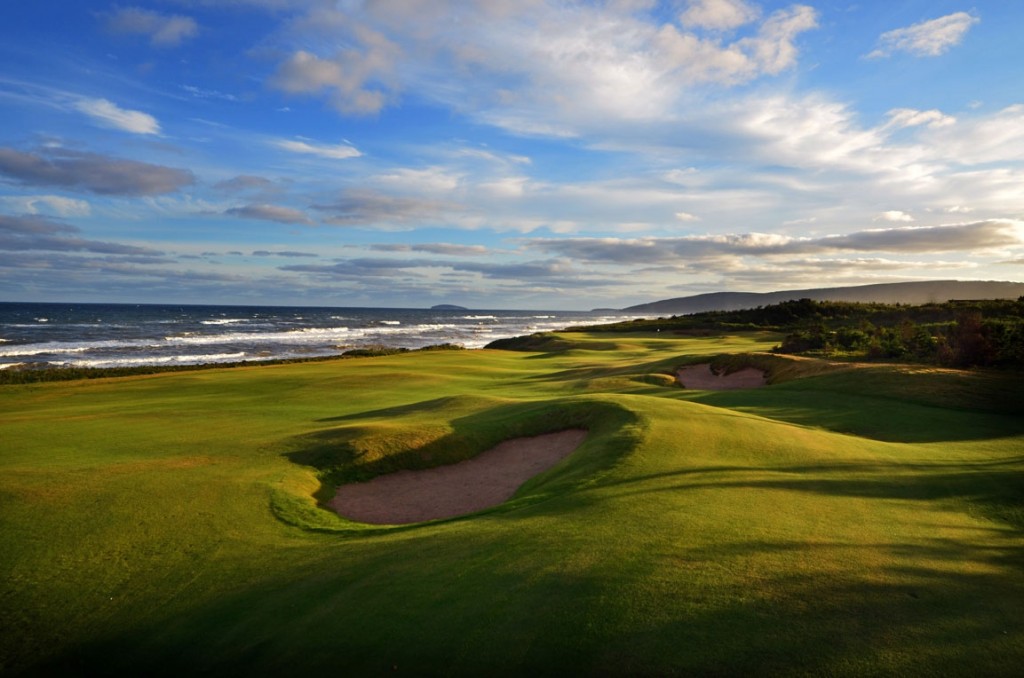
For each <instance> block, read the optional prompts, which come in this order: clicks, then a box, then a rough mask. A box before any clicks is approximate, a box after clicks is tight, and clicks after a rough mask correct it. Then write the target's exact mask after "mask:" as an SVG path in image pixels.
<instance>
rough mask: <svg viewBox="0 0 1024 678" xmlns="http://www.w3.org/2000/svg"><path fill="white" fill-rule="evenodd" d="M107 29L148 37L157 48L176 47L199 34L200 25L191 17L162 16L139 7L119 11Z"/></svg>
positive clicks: (109, 21)
mask: <svg viewBox="0 0 1024 678" xmlns="http://www.w3.org/2000/svg"><path fill="white" fill-rule="evenodd" d="M107 27H108V28H109V29H110V30H111V31H113V32H115V33H127V34H134V35H148V36H149V41H150V43H151V44H152V45H153V46H155V47H174V46H176V45H179V44H181V42H182V41H183V40H185V39H186V38H192V37H195V36H196V35H197V34H198V33H199V25H198V24H196V22H195V19H193V18H191V17H187V16H181V15H178V14H171V15H167V14H160V13H159V12H153V11H150V10H148V9H141V8H139V7H124V8H122V9H119V10H117V12H115V13H114V14H113V15H111V16H110V17H109V18H108V20H107Z"/></svg>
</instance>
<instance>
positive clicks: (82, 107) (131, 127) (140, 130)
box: [73, 99, 160, 134]
mask: <svg viewBox="0 0 1024 678" xmlns="http://www.w3.org/2000/svg"><path fill="white" fill-rule="evenodd" d="M73 106H74V107H75V110H77V111H79V112H81V113H85V114H86V115H88V116H89V117H90V118H92V119H93V121H95V122H97V123H98V124H100V125H102V126H104V127H111V128H113V129H119V130H122V131H124V132H131V133H132V134H160V123H158V122H157V120H156V118H154V117H153V116H152V115H150V114H148V113H143V112H142V111H132V110H128V109H125V108H120V107H119V106H118V105H117V104H114V103H113V102H110V101H107V100H106V99H79V100H78V101H76V102H75V103H74V104H73Z"/></svg>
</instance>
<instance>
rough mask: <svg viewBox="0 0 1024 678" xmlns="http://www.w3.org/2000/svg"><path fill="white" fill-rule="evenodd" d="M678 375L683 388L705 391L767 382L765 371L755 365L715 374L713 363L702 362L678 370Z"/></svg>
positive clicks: (750, 386) (759, 384)
mask: <svg viewBox="0 0 1024 678" xmlns="http://www.w3.org/2000/svg"><path fill="white" fill-rule="evenodd" d="M676 377H677V378H678V379H679V383H680V384H682V386H683V388H694V389H701V390H705V391H722V390H727V389H733V388H758V387H761V386H764V385H765V384H767V383H768V382H767V380H766V379H765V376H764V372H762V371H761V370H758V369H754V368H753V367H745V368H743V369H742V370H740V371H738V372H733V373H731V374H715V373H714V372H713V371H712V370H711V365H710V364H708V363H702V364H700V365H690V366H689V367H683V368H681V369H679V370H678V371H677V372H676Z"/></svg>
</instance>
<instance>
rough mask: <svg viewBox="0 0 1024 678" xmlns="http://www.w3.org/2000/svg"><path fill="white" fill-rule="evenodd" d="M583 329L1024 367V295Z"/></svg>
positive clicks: (798, 305)
mask: <svg viewBox="0 0 1024 678" xmlns="http://www.w3.org/2000/svg"><path fill="white" fill-rule="evenodd" d="M578 329H579V331H605V332H635V331H641V332H650V331H656V332H661V331H667V332H674V333H679V334H691V335H692V334H700V333H708V332H720V331H740V330H762V331H775V332H783V333H785V337H784V338H783V340H782V341H781V342H780V344H779V345H777V346H776V347H775V348H774V350H775V351H776V352H778V353H789V354H796V355H813V356H818V357H827V358H846V359H856V360H872V361H879V360H888V361H903V362H914V363H927V364H935V365H942V366H947V367H974V366H990V365H991V366H1012V367H1018V368H1020V367H1024V297H1021V298H1020V299H1017V300H1015V301H1014V300H1009V299H982V300H969V301H968V300H965V301H948V302H945V303H941V304H919V305H903V304H879V303H853V302H841V301H815V300H813V299H799V300H793V301H784V302H781V303H778V304H771V305H768V306H759V307H757V308H751V309H744V310H738V311H708V312H704V313H694V314H692V315H684V316H672V317H669V318H664V317H662V318H657V319H637V320H633V321H629V322H622V323H613V324H609V325H603V326H598V327H584V328H578ZM513 343H514V342H513ZM526 345H528V344H526Z"/></svg>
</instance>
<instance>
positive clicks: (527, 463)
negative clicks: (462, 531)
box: [330, 429, 587, 525]
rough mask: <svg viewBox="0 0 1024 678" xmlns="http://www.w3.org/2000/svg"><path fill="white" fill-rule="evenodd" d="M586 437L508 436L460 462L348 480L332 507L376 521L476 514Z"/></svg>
mask: <svg viewBox="0 0 1024 678" xmlns="http://www.w3.org/2000/svg"><path fill="white" fill-rule="evenodd" d="M586 437H587V432H586V431H584V430H582V429H570V430H567V431H559V432H558V433H546V434H544V435H539V436H534V437H532V438H516V439H514V440H506V441H505V442H503V443H501V444H499V445H497V446H496V447H493V448H491V449H490V450H487V451H486V452H483V453H481V454H479V455H477V456H476V457H473V458H472V459H467V460H466V461H462V462H459V463H458V464H451V465H450V466H439V467H437V468H431V469H425V470H421V471H398V472H397V473H390V474H388V475H385V476H378V477H377V478H374V479H373V480H370V481H369V482H365V483H352V484H349V485H342V486H341V487H339V488H338V493H337V494H336V495H335V496H334V499H332V500H331V502H330V506H331V508H333V509H334V510H335V511H337V512H338V514H339V515H342V516H344V517H345V518H350V519H352V520H358V521H359V522H363V523H372V524H375V525H396V524H400V523H418V522H422V521H424V520H436V519H438V518H451V517H454V516H460V515H463V514H466V513H472V512H474V511H479V510H481V509H485V508H487V507H489V506H496V505H498V504H500V503H502V502H503V501H506V500H507V499H509V498H510V497H511V496H512V495H513V494H515V492H516V490H517V489H519V487H520V486H521V485H522V484H523V483H525V482H526V481H527V480H529V479H530V478H532V477H533V476H535V475H537V474H538V473H541V472H542V471H546V470H547V469H549V468H551V467H552V466H554V465H555V464H557V463H558V462H559V461H561V460H562V459H564V458H565V457H567V456H569V455H570V454H572V452H573V451H575V450H576V448H577V447H579V446H580V444H581V443H582V442H583V440H584V439H585V438H586Z"/></svg>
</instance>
